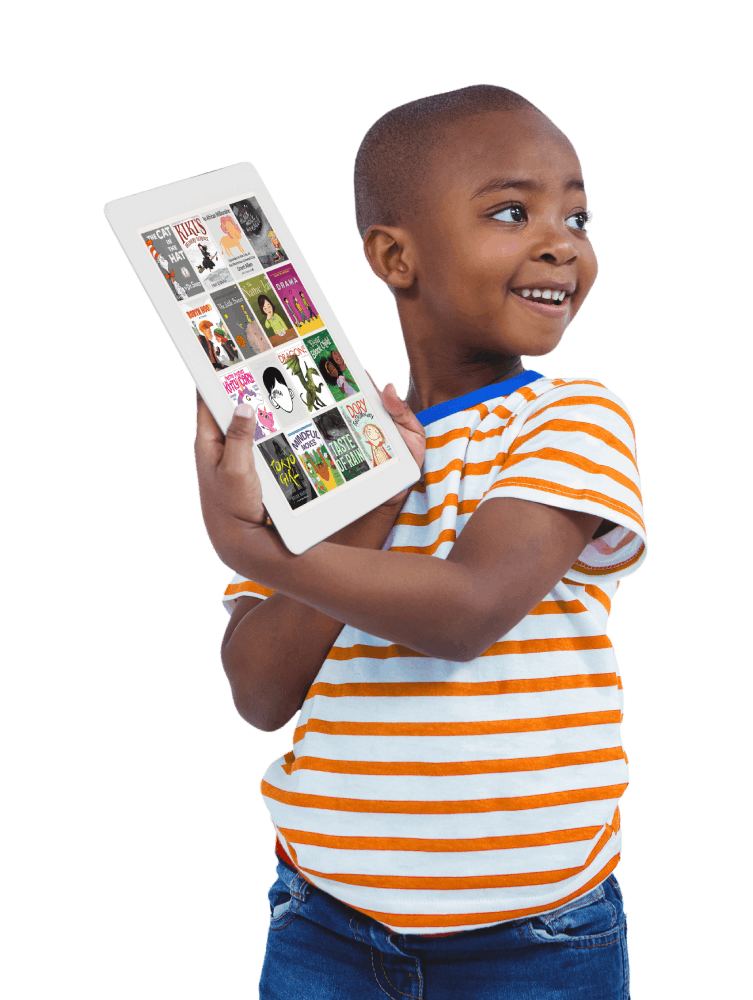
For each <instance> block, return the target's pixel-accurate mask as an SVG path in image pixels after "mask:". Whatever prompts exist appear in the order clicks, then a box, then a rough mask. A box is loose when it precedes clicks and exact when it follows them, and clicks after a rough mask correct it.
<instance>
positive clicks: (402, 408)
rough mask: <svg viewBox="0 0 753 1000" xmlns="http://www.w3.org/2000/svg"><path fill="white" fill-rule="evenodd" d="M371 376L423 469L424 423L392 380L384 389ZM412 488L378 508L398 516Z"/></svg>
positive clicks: (424, 451) (388, 410)
mask: <svg viewBox="0 0 753 1000" xmlns="http://www.w3.org/2000/svg"><path fill="white" fill-rule="evenodd" d="M367 374H368V373H367ZM369 378H370V379H371V384H372V385H373V386H374V388H375V389H376V391H377V392H378V393H379V398H380V399H381V401H382V406H384V408H385V410H386V411H387V412H388V413H389V415H390V416H391V417H392V419H393V420H394V422H395V424H396V425H397V429H398V430H399V431H400V435H401V437H402V439H403V441H405V443H406V444H407V445H408V449H409V450H410V453H411V455H412V456H413V458H414V460H415V462H416V465H417V466H418V467H419V469H423V464H424V455H425V454H426V431H425V430H424V428H423V425H422V424H421V422H420V421H419V420H418V418H417V417H416V415H415V413H414V412H413V410H411V408H410V407H409V406H408V404H407V403H406V402H405V400H403V399H400V397H399V396H398V394H397V390H396V389H395V386H394V385H393V384H392V382H389V383H388V384H387V385H386V386H385V387H384V389H379V388H378V387H377V385H376V383H375V382H374V379H373V378H371V375H369ZM411 489H412V487H410V486H409V487H408V489H407V490H403V491H402V492H401V493H398V494H397V495H396V496H394V497H392V498H391V499H390V500H387V501H386V502H385V503H383V504H381V506H380V507H379V508H378V509H379V510H385V511H389V512H391V513H392V514H394V515H395V516H397V514H399V513H400V510H401V509H402V506H403V504H404V503H405V500H406V498H407V496H408V494H409V493H410V491H411Z"/></svg>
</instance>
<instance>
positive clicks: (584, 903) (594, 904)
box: [527, 884, 621, 946]
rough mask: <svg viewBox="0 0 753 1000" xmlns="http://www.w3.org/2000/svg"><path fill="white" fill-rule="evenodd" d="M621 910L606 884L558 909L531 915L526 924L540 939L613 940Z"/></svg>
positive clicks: (617, 932)
mask: <svg viewBox="0 0 753 1000" xmlns="http://www.w3.org/2000/svg"><path fill="white" fill-rule="evenodd" d="M620 916H621V914H620V912H619V911H618V909H617V907H616V906H614V904H613V903H612V902H610V900H609V899H607V898H606V896H605V893H604V886H603V884H601V885H597V886H596V888H595V889H592V890H591V892H587V893H585V894H584V895H582V896H579V897H578V898H576V899H573V900H571V901H570V902H569V903H566V904H565V905H564V906H561V907H559V909H557V910H552V911H551V912H550V913H542V914H539V915H537V916H535V917H532V918H531V919H530V920H529V921H528V924H527V929H528V931H529V933H530V935H531V936H532V937H533V938H534V939H535V940H537V941H541V942H551V941H557V942H559V943H561V944H574V945H577V944H580V945H581V946H583V945H586V944H596V943H599V944H610V943H611V941H612V940H615V941H616V940H617V938H618V937H619V932H620Z"/></svg>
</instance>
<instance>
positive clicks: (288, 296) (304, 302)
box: [267, 264, 324, 337]
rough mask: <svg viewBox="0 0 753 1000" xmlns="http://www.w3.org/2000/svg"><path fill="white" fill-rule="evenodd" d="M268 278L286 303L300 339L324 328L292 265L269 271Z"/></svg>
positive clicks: (279, 296)
mask: <svg viewBox="0 0 753 1000" xmlns="http://www.w3.org/2000/svg"><path fill="white" fill-rule="evenodd" d="M267 277H268V278H269V280H270V281H271V282H272V287H273V288H274V290H275V291H276V292H277V297H278V298H279V299H281V300H282V302H283V303H284V305H285V309H286V311H287V314H288V316H290V318H291V319H292V320H293V323H294V324H295V327H296V330H297V331H298V336H299V337H303V336H304V335H305V334H307V333H311V331H312V330H318V329H319V328H320V327H321V326H324V324H323V323H322V320H321V318H320V316H319V313H318V312H317V311H316V309H315V308H314V304H313V302H312V301H311V296H310V295H309V293H308V292H307V291H306V289H305V288H304V287H303V283H302V282H301V279H300V278H299V277H298V273H297V272H296V269H295V268H294V267H293V265H292V264H283V265H282V267H276V268H275V269H274V271H269V273H268V274H267Z"/></svg>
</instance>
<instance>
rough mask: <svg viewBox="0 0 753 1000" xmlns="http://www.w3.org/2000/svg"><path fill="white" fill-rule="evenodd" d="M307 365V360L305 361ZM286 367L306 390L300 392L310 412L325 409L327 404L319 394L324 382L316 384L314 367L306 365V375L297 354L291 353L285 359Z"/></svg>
mask: <svg viewBox="0 0 753 1000" xmlns="http://www.w3.org/2000/svg"><path fill="white" fill-rule="evenodd" d="M303 363H304V364H305V365H306V362H305V361H304V362H303ZM285 367H286V368H287V369H288V371H289V372H290V373H291V375H295V376H296V378H298V379H299V380H300V382H301V385H302V386H303V388H304V390H305V392H302V393H300V397H301V400H302V401H303V402H304V403H305V404H306V406H307V407H308V411H309V413H311V411H312V410H319V409H323V408H324V407H325V406H326V405H327V404H326V403H325V402H324V400H323V399H322V398H321V397H320V396H319V391H320V389H321V388H322V383H321V382H320V383H319V385H316V383H315V382H314V369H313V368H309V366H308V365H306V374H305V375H304V373H303V369H302V368H301V362H300V360H299V358H298V355H297V354H291V355H290V357H289V358H287V359H286V361H285Z"/></svg>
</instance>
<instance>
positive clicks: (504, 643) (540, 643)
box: [327, 635, 612, 661]
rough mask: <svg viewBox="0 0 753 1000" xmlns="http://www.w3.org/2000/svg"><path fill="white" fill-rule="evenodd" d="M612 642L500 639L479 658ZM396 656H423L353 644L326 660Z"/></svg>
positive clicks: (394, 647) (582, 637)
mask: <svg viewBox="0 0 753 1000" xmlns="http://www.w3.org/2000/svg"><path fill="white" fill-rule="evenodd" d="M611 647H612V643H611V641H610V640H609V638H608V637H607V636H606V635H576V636H565V637H564V638H561V639H501V640H500V641H499V642H495V643H492V645H491V646H490V647H489V648H488V649H487V650H485V652H483V653H482V654H481V655H482V656H505V655H511V654H516V653H521V654H526V653H559V652H563V651H565V650H581V649H611ZM398 656H422V657H426V654H425V653H417V652H416V651H415V650H414V649H409V647H408V646H401V645H400V644H399V643H395V642H393V643H391V644H390V645H389V646H371V645H367V644H366V643H360V642H357V643H354V644H353V645H352V646H333V647H332V649H330V651H329V653H328V654H327V659H328V660H338V661H342V660H354V659H356V658H358V657H363V658H364V659H370V660H391V659H393V658H394V657H398Z"/></svg>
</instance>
